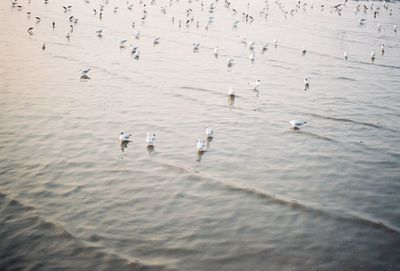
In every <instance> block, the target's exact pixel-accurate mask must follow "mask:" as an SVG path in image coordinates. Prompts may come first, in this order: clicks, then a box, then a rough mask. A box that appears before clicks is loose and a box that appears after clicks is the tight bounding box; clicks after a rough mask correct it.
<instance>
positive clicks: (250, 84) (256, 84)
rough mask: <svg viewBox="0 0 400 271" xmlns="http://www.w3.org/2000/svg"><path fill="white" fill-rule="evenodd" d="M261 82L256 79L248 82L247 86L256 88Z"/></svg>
mask: <svg viewBox="0 0 400 271" xmlns="http://www.w3.org/2000/svg"><path fill="white" fill-rule="evenodd" d="M260 84H261V81H260V80H258V79H257V81H254V82H250V83H249V86H250V87H251V88H252V89H253V90H257V87H258V86H259V85H260Z"/></svg>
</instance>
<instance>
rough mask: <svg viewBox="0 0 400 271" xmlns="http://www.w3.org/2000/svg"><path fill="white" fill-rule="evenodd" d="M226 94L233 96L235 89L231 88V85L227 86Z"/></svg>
mask: <svg viewBox="0 0 400 271" xmlns="http://www.w3.org/2000/svg"><path fill="white" fill-rule="evenodd" d="M228 95H229V96H230V97H235V91H234V90H233V88H232V87H230V88H229V90H228Z"/></svg>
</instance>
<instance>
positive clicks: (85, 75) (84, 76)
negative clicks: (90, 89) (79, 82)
mask: <svg viewBox="0 0 400 271" xmlns="http://www.w3.org/2000/svg"><path fill="white" fill-rule="evenodd" d="M91 70H92V69H91V68H87V69H82V70H80V72H81V79H90V77H89V75H88V73H89V72H90V71H91Z"/></svg>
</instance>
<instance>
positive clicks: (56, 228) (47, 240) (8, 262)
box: [0, 192, 171, 271]
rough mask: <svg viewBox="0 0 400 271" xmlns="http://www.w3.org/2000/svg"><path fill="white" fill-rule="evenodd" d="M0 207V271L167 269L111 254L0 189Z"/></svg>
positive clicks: (99, 245) (106, 249) (94, 241)
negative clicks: (0, 235)
mask: <svg viewBox="0 0 400 271" xmlns="http://www.w3.org/2000/svg"><path fill="white" fill-rule="evenodd" d="M0 210H1V211H0V212H1V213H0V214H1V215H0V229H1V230H0V231H1V233H2V242H1V244H0V270H22V269H23V270H37V269H41V270H55V269H62V270H97V269H101V270H133V271H136V270H171V269H170V268H167V267H166V266H164V265H152V264H145V263H142V262H140V261H138V260H137V259H130V258H128V257H125V256H123V255H117V254H115V253H112V252H110V251H109V249H108V248H107V247H104V246H102V245H101V244H100V243H98V242H96V241H98V240H93V239H92V240H88V241H85V240H82V239H79V238H77V237H75V236H73V235H72V234H71V233H70V232H68V231H67V230H66V229H65V228H64V227H63V226H62V225H61V224H59V223H55V222H51V221H47V220H45V219H43V218H42V217H40V216H39V215H38V214H37V212H36V209H35V208H34V207H32V206H28V205H25V204H23V203H22V202H20V201H18V200H16V199H10V198H9V197H8V196H7V195H6V194H3V193H1V192H0Z"/></svg>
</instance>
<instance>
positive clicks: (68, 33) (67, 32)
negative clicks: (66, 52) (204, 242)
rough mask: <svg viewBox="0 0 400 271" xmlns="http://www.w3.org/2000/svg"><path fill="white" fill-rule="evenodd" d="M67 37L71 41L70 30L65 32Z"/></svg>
mask: <svg viewBox="0 0 400 271" xmlns="http://www.w3.org/2000/svg"><path fill="white" fill-rule="evenodd" d="M65 37H66V38H67V39H69V38H70V37H71V33H70V32H69V31H68V30H67V31H66V32H65Z"/></svg>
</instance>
